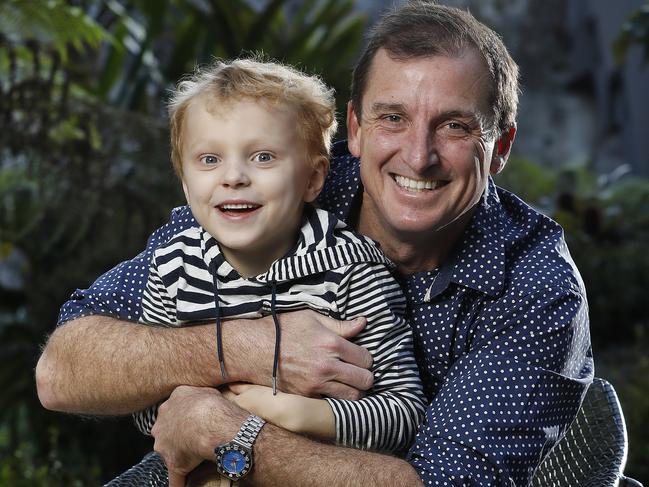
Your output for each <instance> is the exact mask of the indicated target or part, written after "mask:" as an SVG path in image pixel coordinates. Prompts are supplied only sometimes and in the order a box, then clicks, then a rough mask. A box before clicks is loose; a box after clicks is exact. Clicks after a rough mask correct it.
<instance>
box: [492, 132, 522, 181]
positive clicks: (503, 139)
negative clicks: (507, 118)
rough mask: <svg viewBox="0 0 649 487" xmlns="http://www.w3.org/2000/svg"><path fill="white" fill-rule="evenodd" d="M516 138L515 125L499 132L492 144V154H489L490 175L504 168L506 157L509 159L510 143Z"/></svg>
mask: <svg viewBox="0 0 649 487" xmlns="http://www.w3.org/2000/svg"><path fill="white" fill-rule="evenodd" d="M515 138H516V127H515V126H514V127H510V128H509V130H507V131H505V132H503V133H502V134H500V137H498V139H497V140H496V143H495V145H494V150H493V154H492V156H491V165H490V167H489V172H490V173H491V175H492V176H493V175H496V174H498V173H500V171H502V170H503V169H504V168H505V164H507V159H509V154H510V152H511V150H512V144H513V143H514V139H515Z"/></svg>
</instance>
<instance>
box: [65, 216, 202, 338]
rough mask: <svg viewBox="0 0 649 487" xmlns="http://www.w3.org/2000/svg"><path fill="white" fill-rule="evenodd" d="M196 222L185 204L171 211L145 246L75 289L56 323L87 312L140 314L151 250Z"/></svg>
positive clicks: (125, 317)
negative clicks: (139, 251)
mask: <svg viewBox="0 0 649 487" xmlns="http://www.w3.org/2000/svg"><path fill="white" fill-rule="evenodd" d="M194 224H195V221H194V218H193V216H192V214H191V211H190V210H189V207H187V206H184V207H180V208H176V209H174V210H173V211H172V212H171V218H170V220H169V222H168V223H166V224H165V225H163V226H162V227H161V228H159V229H158V230H156V231H155V232H153V234H152V235H151V236H150V237H149V240H148V242H147V247H146V249H145V250H144V251H143V252H141V253H140V254H139V255H138V256H137V257H135V258H134V259H132V260H129V261H125V262H122V263H120V264H118V265H117V266H115V267H114V268H112V269H111V270H110V271H108V272H106V273H105V274H103V275H102V276H100V277H99V278H98V279H97V280H96V281H95V282H94V283H93V284H92V285H91V286H90V287H89V288H88V289H77V290H76V291H74V293H72V296H71V297H70V300H69V301H67V302H66V303H65V304H64V305H63V306H62V307H61V311H60V312H59V319H58V325H62V324H63V323H66V322H68V321H70V320H73V319H76V318H80V317H82V316H87V315H106V316H112V317H114V318H119V319H123V320H129V321H138V320H139V319H140V316H141V308H142V306H141V301H142V295H143V292H144V288H145V284H146V281H147V275H148V271H149V265H150V262H151V257H152V255H153V252H154V250H155V249H156V248H157V247H159V246H160V245H162V244H163V243H165V242H166V241H167V240H168V239H169V238H171V237H172V236H173V235H175V234H176V233H179V232H181V231H183V230H185V229H187V228H189V227H190V226H192V225H194Z"/></svg>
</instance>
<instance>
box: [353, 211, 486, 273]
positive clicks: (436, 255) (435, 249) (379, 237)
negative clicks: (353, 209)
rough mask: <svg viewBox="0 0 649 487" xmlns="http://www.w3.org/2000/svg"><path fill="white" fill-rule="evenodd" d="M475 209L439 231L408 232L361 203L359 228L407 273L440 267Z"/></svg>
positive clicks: (399, 270)
mask: <svg viewBox="0 0 649 487" xmlns="http://www.w3.org/2000/svg"><path fill="white" fill-rule="evenodd" d="M474 212H475V209H473V210H472V211H470V212H468V213H467V214H465V215H463V216H462V217H461V218H460V219H458V220H457V221H455V222H453V223H451V224H449V225H447V226H446V227H444V228H442V229H439V230H430V231H427V232H426V233H404V232H397V231H394V229H393V228H391V227H389V226H388V225H386V224H385V222H383V221H381V219H380V217H379V216H378V215H377V214H376V212H373V211H371V210H370V209H369V208H368V207H367V206H365V205H363V206H361V209H360V212H359V217H358V226H357V230H358V231H359V232H360V233H362V234H363V235H367V236H368V237H370V238H372V239H374V240H376V241H377V242H379V243H380V244H381V249H382V250H383V252H384V253H385V255H387V256H388V258H389V259H390V260H392V261H393V262H394V263H395V264H396V265H397V270H398V272H399V273H400V274H402V275H404V276H408V275H412V274H416V273H417V272H423V271H430V270H433V269H437V268H438V267H439V266H440V265H441V264H442V263H443V262H444V260H445V259H446V258H447V257H448V255H449V254H450V253H451V251H452V250H453V247H454V246H455V244H456V243H457V242H458V241H459V240H460V238H461V237H462V234H463V233H464V230H465V228H466V227H467V226H468V224H469V222H470V220H471V217H472V215H473V213H474Z"/></svg>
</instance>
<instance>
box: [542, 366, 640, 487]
mask: <svg viewBox="0 0 649 487" xmlns="http://www.w3.org/2000/svg"><path fill="white" fill-rule="evenodd" d="M627 452H628V439H627V435H626V427H625V425H624V416H623V414H622V407H621V406H620V401H619V400H618V398H617V394H616V393H615V389H613V386H612V385H611V384H609V383H608V382H606V381H605V380H604V379H598V378H595V380H594V381H593V383H592V385H591V386H590V388H589V389H588V392H587V393H586V397H585V398H584V403H583V404H582V406H581V409H580V410H579V413H578V414H577V418H575V420H574V421H573V423H572V424H571V425H570V428H568V431H567V432H566V435H565V436H564V437H563V439H562V440H561V441H560V442H559V443H558V444H557V445H556V446H555V447H554V448H553V449H552V451H550V453H549V454H548V456H547V457H546V458H545V460H544V461H543V463H542V464H541V465H540V466H539V468H538V469H537V471H536V473H535V474H534V479H533V481H532V486H533V487H550V486H551V487H564V486H565V487H573V486H579V487H618V486H619V487H642V484H641V483H640V482H638V481H637V480H634V479H631V478H628V477H625V476H624V474H623V472H624V466H625V464H626V458H627Z"/></svg>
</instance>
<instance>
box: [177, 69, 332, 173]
mask: <svg viewBox="0 0 649 487" xmlns="http://www.w3.org/2000/svg"><path fill="white" fill-rule="evenodd" d="M333 93H334V90H333V89H332V88H328V87H327V86H326V85H325V84H324V83H323V82H322V81H321V80H320V79H319V78H318V77H316V76H309V75H306V74H304V73H302V72H300V71H298V70H297V69H295V68H293V67H289V66H285V65H282V64H279V63H276V62H262V61H259V60H257V59H235V60H233V61H228V62H226V61H221V60H218V61H216V62H215V63H214V64H212V65H210V66H208V67H207V68H197V69H196V70H195V72H194V73H193V74H192V75H191V76H190V77H188V78H186V79H183V80H181V81H180V82H179V83H178V86H177V88H176V90H175V91H174V93H173V94H172V96H171V99H170V101H169V119H170V128H171V161H172V163H173V166H174V170H175V171H176V174H177V175H178V176H179V177H181V178H182V143H183V140H182V133H183V122H184V118H185V112H186V111H187V107H188V106H189V103H190V102H191V100H193V99H195V98H196V97H199V96H208V97H210V98H212V99H214V100H215V101H217V102H218V103H219V104H223V105H225V106H226V107H227V104H228V103H229V102H230V101H232V100H238V99H241V98H250V99H253V100H264V101H266V102H269V103H271V104H275V103H285V104H288V105H289V106H290V107H291V108H292V109H293V110H295V115H296V117H295V124H296V125H297V128H298V133H299V134H300V135H301V136H302V138H303V140H304V142H305V144H306V147H307V151H308V154H307V156H308V158H309V159H310V161H315V160H316V159H317V158H318V157H324V158H326V159H327V160H328V158H329V151H330V149H331V140H332V138H333V135H334V133H335V132H336V128H337V125H338V124H337V122H336V114H335V102H334V96H333ZM217 107H218V105H217ZM216 109H217V110H218V108H216ZM241 129H242V130H245V127H241Z"/></svg>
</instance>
